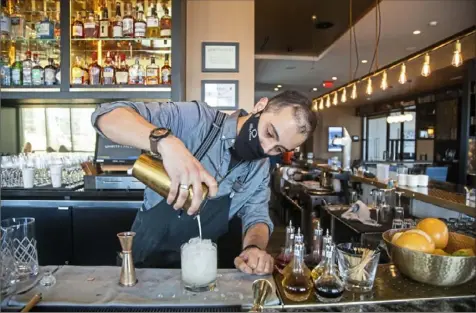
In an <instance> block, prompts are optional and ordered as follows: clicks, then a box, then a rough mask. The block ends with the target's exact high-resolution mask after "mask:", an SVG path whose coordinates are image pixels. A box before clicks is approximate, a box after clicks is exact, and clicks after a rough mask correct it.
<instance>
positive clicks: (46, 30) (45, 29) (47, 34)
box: [36, 13, 55, 39]
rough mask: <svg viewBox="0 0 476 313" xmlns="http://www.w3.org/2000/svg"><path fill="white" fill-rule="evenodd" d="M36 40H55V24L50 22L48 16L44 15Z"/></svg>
mask: <svg viewBox="0 0 476 313" xmlns="http://www.w3.org/2000/svg"><path fill="white" fill-rule="evenodd" d="M36 38H40V39H54V38H55V24H54V23H53V22H52V21H51V20H50V18H49V17H48V14H46V13H45V14H44V16H43V20H41V22H40V25H39V28H38V31H37V33H36Z"/></svg>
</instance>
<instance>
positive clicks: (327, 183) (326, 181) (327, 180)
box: [319, 171, 332, 189]
mask: <svg viewBox="0 0 476 313" xmlns="http://www.w3.org/2000/svg"><path fill="white" fill-rule="evenodd" d="M319 181H320V183H321V187H322V188H329V189H332V174H331V173H328V172H326V171H321V176H320V179H319Z"/></svg>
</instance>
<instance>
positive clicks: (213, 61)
mask: <svg viewBox="0 0 476 313" xmlns="http://www.w3.org/2000/svg"><path fill="white" fill-rule="evenodd" d="M239 56H240V43H238V42H202V72H206V73H238V72H239V68H240V64H239V59H240V57H239Z"/></svg>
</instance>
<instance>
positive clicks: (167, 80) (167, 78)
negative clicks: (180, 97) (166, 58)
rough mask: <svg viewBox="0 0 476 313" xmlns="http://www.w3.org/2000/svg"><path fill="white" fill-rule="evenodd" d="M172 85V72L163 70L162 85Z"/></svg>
mask: <svg viewBox="0 0 476 313" xmlns="http://www.w3.org/2000/svg"><path fill="white" fill-rule="evenodd" d="M168 83H170V70H169V69H165V70H162V84H168Z"/></svg>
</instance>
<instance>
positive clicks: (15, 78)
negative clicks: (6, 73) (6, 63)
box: [12, 68, 21, 86]
mask: <svg viewBox="0 0 476 313" xmlns="http://www.w3.org/2000/svg"><path fill="white" fill-rule="evenodd" d="M12 84H13V85H17V86H19V85H21V70H20V69H19V68H13V69H12Z"/></svg>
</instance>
